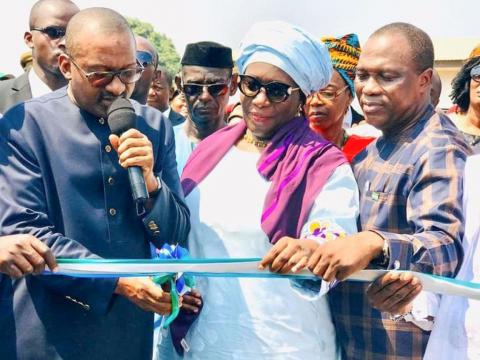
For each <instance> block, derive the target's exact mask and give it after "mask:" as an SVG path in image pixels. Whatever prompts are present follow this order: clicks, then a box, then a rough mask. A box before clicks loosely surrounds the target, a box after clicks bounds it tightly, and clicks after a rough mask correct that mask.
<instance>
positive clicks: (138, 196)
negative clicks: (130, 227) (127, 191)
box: [107, 98, 148, 203]
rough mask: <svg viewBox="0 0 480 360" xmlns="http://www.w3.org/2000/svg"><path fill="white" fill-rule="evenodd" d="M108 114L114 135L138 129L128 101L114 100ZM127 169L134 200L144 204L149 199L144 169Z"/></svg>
mask: <svg viewBox="0 0 480 360" xmlns="http://www.w3.org/2000/svg"><path fill="white" fill-rule="evenodd" d="M107 114H108V119H107V122H108V126H109V127H110V131H111V132H112V134H115V135H118V136H121V135H122V134H123V133H124V132H126V131H127V130H128V129H132V128H133V129H135V128H136V127H137V115H136V114H135V110H134V109H133V106H132V103H131V102H130V101H129V100H128V99H125V98H117V99H116V100H114V101H113V103H112V104H111V105H110V107H109V108H108V112H107ZM127 169H128V178H129V180H130V188H131V189H132V195H133V200H134V201H135V203H139V202H144V201H145V200H147V199H148V191H147V186H146V185H145V179H144V178H143V173H142V169H141V168H140V166H130V167H128V168H127Z"/></svg>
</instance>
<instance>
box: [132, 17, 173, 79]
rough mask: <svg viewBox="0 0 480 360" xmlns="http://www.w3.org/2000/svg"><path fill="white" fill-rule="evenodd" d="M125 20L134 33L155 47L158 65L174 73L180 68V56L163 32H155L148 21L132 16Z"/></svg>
mask: <svg viewBox="0 0 480 360" xmlns="http://www.w3.org/2000/svg"><path fill="white" fill-rule="evenodd" d="M127 20H128V23H129V24H130V27H131V28H132V31H133V33H134V34H136V35H140V36H143V37H144V38H146V39H148V40H149V41H150V42H151V43H152V44H153V46H154V47H155V48H156V49H157V52H158V63H159V65H160V66H162V67H164V68H165V69H167V71H168V72H169V73H170V74H172V75H175V74H176V73H177V72H178V70H179V69H180V57H179V55H178V53H177V50H175V46H174V45H173V42H172V40H170V38H168V37H167V36H165V35H164V34H160V33H158V32H156V31H155V29H154V28H153V26H152V24H150V23H147V22H144V21H140V20H138V19H134V18H127Z"/></svg>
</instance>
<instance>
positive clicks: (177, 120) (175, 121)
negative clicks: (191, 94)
mask: <svg viewBox="0 0 480 360" xmlns="http://www.w3.org/2000/svg"><path fill="white" fill-rule="evenodd" d="M168 119H169V120H170V122H171V123H172V126H177V125H179V124H181V123H183V122H184V121H185V118H184V117H183V116H182V115H180V114H179V113H177V112H176V111H173V109H170V114H168Z"/></svg>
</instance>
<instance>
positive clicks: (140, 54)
mask: <svg viewBox="0 0 480 360" xmlns="http://www.w3.org/2000/svg"><path fill="white" fill-rule="evenodd" d="M135 57H136V58H137V61H138V63H139V64H140V65H141V66H143V67H147V66H148V65H153V66H155V63H154V60H155V59H154V58H153V55H152V54H150V53H149V52H148V51H137V53H136V55H135Z"/></svg>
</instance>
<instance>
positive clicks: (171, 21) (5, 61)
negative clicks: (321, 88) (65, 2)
mask: <svg viewBox="0 0 480 360" xmlns="http://www.w3.org/2000/svg"><path fill="white" fill-rule="evenodd" d="M34 3H35V1H34V0H17V1H15V3H14V5H13V4H12V5H11V9H8V10H7V9H6V6H4V7H3V10H2V15H3V16H2V21H1V22H0V34H2V42H3V44H2V45H3V46H2V48H3V50H2V55H1V56H0V71H2V72H8V73H12V74H14V75H19V74H20V73H21V72H22V69H21V67H20V65H19V57H20V54H21V53H22V52H24V51H26V50H28V48H27V47H26V45H25V43H24V42H23V34H24V32H25V30H27V27H28V15H29V12H30V8H31V6H32V5H33V4H34ZM75 3H76V4H77V5H78V6H79V7H80V8H81V9H84V8H87V7H93V6H103V7H109V8H112V9H114V10H116V11H118V12H120V13H121V14H123V15H126V16H130V17H135V18H138V19H140V20H142V21H146V22H149V23H151V24H152V25H153V26H154V28H155V29H156V30H157V31H158V32H161V33H164V34H165V35H167V36H168V37H169V38H170V39H172V41H173V43H174V45H175V47H176V49H177V52H178V53H179V54H180V55H181V54H182V53H183V50H184V48H185V45H186V44H188V43H190V42H196V41H202V40H210V41H216V42H219V43H222V44H224V45H227V46H230V47H232V48H233V49H235V48H236V47H237V46H238V44H239V42H240V40H241V39H242V36H243V35H244V34H245V33H246V32H247V30H248V29H249V28H250V26H251V25H252V24H254V23H255V22H257V21H262V20H284V21H288V22H291V23H293V24H296V25H299V26H302V27H304V28H305V29H307V30H308V31H310V32H311V33H312V34H314V35H317V36H319V37H321V36H325V35H329V36H331V35H333V36H340V35H344V34H348V33H352V32H355V33H356V34H357V35H358V36H359V38H360V42H361V43H363V42H364V41H365V40H366V39H367V37H368V35H369V34H371V33H372V32H373V31H374V30H375V29H377V28H379V27H380V26H382V25H385V24H387V23H390V22H394V21H406V22H410V23H412V24H414V25H417V26H419V27H421V28H422V29H424V30H425V31H426V32H427V33H429V34H430V36H431V37H432V38H433V39H435V38H457V37H467V38H475V37H477V38H478V39H479V42H480V31H479V26H478V15H479V14H480V1H479V0H455V1H454V0H402V1H391V0H356V1H354V0H343V1H341V0H328V1H325V0H235V1H233V0H183V1H182V0H173V1H166V0H142V1H131V0H116V1H113V0H77V1H75Z"/></svg>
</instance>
